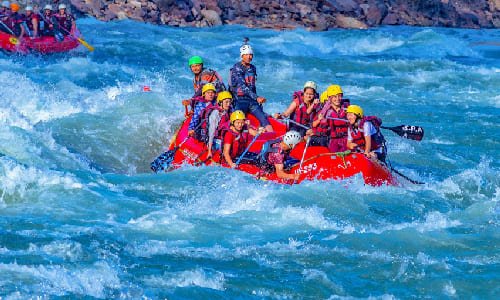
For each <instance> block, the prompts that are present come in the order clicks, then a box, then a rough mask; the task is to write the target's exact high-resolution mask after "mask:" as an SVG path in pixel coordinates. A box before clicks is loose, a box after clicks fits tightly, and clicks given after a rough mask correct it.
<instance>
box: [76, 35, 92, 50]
mask: <svg viewBox="0 0 500 300" xmlns="http://www.w3.org/2000/svg"><path fill="white" fill-rule="evenodd" d="M78 41H79V42H80V43H82V45H84V46H85V47H87V49H89V50H90V51H94V47H92V46H90V45H89V44H87V42H86V41H84V40H83V39H80V38H79V39H78Z"/></svg>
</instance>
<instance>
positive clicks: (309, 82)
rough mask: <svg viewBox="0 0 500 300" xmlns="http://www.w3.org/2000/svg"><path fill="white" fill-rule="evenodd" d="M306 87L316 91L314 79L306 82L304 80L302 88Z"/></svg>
mask: <svg viewBox="0 0 500 300" xmlns="http://www.w3.org/2000/svg"><path fill="white" fill-rule="evenodd" d="M306 88H311V89H313V90H314V91H315V92H316V89H317V88H318V86H317V85H316V83H315V82H314V81H308V82H306V84H304V90H305V89H306Z"/></svg>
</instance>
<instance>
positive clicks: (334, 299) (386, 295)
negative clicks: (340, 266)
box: [328, 294, 399, 300]
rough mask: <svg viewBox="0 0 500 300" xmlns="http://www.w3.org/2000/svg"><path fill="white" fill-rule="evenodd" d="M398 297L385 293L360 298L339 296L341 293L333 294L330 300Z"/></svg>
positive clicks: (390, 298) (394, 298) (393, 299)
mask: <svg viewBox="0 0 500 300" xmlns="http://www.w3.org/2000/svg"><path fill="white" fill-rule="evenodd" d="M397 299H399V298H397V297H396V296H394V295H390V294H384V295H380V296H368V297H363V298H358V297H354V296H339V295H332V296H330V298H328V300H397Z"/></svg>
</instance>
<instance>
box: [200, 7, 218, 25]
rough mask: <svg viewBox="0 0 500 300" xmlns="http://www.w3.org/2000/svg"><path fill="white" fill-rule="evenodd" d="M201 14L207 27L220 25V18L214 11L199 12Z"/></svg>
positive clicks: (204, 10)
mask: <svg viewBox="0 0 500 300" xmlns="http://www.w3.org/2000/svg"><path fill="white" fill-rule="evenodd" d="M201 14H202V15H203V17H204V18H205V20H206V22H207V24H208V26H210V27H211V26H217V25H222V20H221V19H220V16H219V14H218V13H217V12H216V11H214V10H206V9H203V10H202V11H201Z"/></svg>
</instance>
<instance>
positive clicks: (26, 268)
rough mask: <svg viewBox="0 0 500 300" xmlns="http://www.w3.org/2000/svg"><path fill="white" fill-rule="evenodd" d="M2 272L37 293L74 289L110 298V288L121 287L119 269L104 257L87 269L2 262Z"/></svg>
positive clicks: (78, 291)
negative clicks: (104, 259)
mask: <svg viewBox="0 0 500 300" xmlns="http://www.w3.org/2000/svg"><path fill="white" fill-rule="evenodd" d="M0 272H1V273H3V274H5V276H8V277H6V278H11V280H14V282H11V283H10V284H12V283H15V284H21V283H24V290H25V289H28V290H30V292H31V293H33V294H38V295H44V294H46V295H52V296H64V295H68V294H71V293H74V294H79V295H86V296H90V297H96V298H106V297H107V296H108V290H109V289H119V288H120V287H121V283H120V279H119V277H118V272H117V271H116V270H115V269H114V268H113V267H111V266H110V265H109V264H108V263H106V262H104V261H98V262H96V263H94V264H93V265H92V266H89V267H86V268H83V269H73V270H70V269H66V268H65V267H63V266H59V265H48V266H45V265H38V266H34V265H20V264H17V263H11V264H4V263H0Z"/></svg>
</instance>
